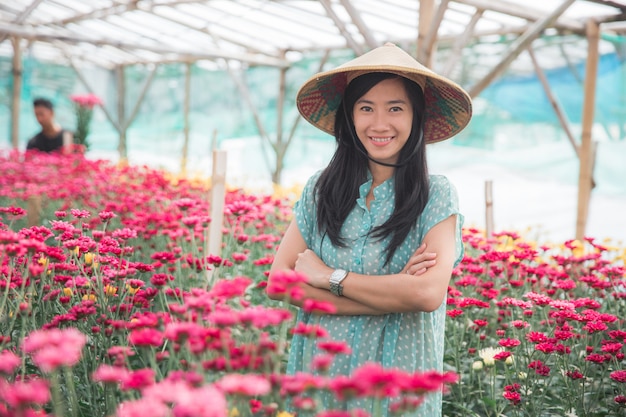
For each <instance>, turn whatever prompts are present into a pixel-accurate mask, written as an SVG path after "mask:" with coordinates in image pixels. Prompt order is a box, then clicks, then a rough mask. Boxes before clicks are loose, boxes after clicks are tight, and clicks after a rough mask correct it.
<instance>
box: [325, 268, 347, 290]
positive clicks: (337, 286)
mask: <svg viewBox="0 0 626 417" xmlns="http://www.w3.org/2000/svg"><path fill="white" fill-rule="evenodd" d="M347 276H348V272H347V271H345V270H343V269H335V270H334V271H333V273H332V274H330V279H329V282H330V292H332V293H333V294H335V295H336V296H337V297H341V296H342V295H343V285H341V281H343V280H344V279H346V277H347Z"/></svg>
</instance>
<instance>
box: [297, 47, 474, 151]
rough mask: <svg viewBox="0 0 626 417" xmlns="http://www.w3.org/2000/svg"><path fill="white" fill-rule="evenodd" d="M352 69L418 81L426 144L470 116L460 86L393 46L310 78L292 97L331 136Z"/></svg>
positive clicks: (467, 99) (456, 129)
mask: <svg viewBox="0 0 626 417" xmlns="http://www.w3.org/2000/svg"><path fill="white" fill-rule="evenodd" d="M381 62H385V64H380V63H381ZM387 62H388V63H387ZM355 72H390V73H394V74H398V75H400V76H402V77H405V78H408V79H410V80H413V81H414V82H416V83H417V84H419V85H420V86H421V87H422V90H423V91H424V99H425V110H424V138H425V140H426V142H427V143H434V142H440V141H442V140H446V139H449V138H451V137H453V136H455V135H456V134H458V133H459V132H460V131H461V130H463V129H464V128H465V126H467V124H468V123H469V121H470V119H471V117H472V100H471V97H470V96H469V94H467V92H466V91H465V90H464V89H463V88H462V87H460V86H459V85H458V84H456V83H455V82H453V81H451V80H449V79H447V78H445V77H442V76H440V75H438V74H436V73H434V72H433V71H431V70H429V69H428V68H426V67H424V66H423V65H421V64H420V63H419V62H417V61H416V60H415V59H414V58H413V57H411V56H410V55H409V54H407V53H406V52H404V51H403V50H402V49H400V48H398V47H397V46H395V45H385V46H382V47H379V48H376V49H374V50H372V51H370V52H368V53H366V54H364V55H361V56H360V57H357V58H355V59H353V60H352V61H349V62H347V63H345V64H343V65H341V66H339V67H337V68H334V69H332V70H328V71H324V72H321V73H319V74H316V75H314V76H313V77H311V78H310V79H309V80H308V81H306V82H305V83H304V84H303V85H302V87H301V88H300V90H299V91H298V94H297V96H296V103H297V107H298V111H299V112H300V114H301V115H302V117H304V118H305V119H306V120H307V121H308V122H309V123H311V124H312V125H313V126H315V127H317V128H318V129H320V130H322V131H324V132H326V133H328V134H330V135H333V134H334V126H335V114H336V113H337V109H338V108H339V104H340V103H341V99H342V97H343V93H344V91H345V89H346V86H347V85H348V79H349V78H350V75H351V74H353V73H355Z"/></svg>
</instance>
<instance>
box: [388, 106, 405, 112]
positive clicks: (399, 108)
mask: <svg viewBox="0 0 626 417" xmlns="http://www.w3.org/2000/svg"><path fill="white" fill-rule="evenodd" d="M389 111H392V112H396V111H402V107H392V108H391V109H389Z"/></svg>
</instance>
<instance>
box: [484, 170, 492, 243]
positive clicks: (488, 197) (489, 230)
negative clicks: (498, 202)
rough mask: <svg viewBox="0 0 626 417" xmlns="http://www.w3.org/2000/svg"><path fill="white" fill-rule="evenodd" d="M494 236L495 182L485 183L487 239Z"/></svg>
mask: <svg viewBox="0 0 626 417" xmlns="http://www.w3.org/2000/svg"><path fill="white" fill-rule="evenodd" d="M492 235H493V181H492V180H487V181H485V237H487V238H490V237H491V236H492Z"/></svg>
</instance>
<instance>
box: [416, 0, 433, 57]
mask: <svg viewBox="0 0 626 417" xmlns="http://www.w3.org/2000/svg"><path fill="white" fill-rule="evenodd" d="M434 8H435V4H434V0H421V1H420V8H419V22H418V30H417V51H416V54H415V56H416V57H417V60H418V61H419V62H424V58H425V57H424V46H425V42H426V37H427V36H428V31H429V29H430V24H431V22H432V20H433V14H434Z"/></svg>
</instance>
